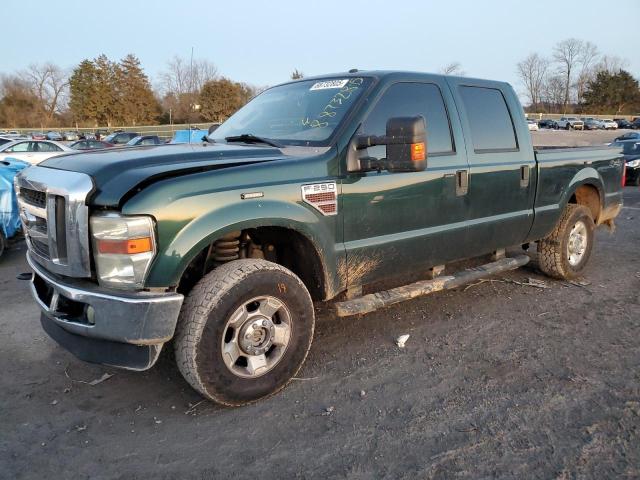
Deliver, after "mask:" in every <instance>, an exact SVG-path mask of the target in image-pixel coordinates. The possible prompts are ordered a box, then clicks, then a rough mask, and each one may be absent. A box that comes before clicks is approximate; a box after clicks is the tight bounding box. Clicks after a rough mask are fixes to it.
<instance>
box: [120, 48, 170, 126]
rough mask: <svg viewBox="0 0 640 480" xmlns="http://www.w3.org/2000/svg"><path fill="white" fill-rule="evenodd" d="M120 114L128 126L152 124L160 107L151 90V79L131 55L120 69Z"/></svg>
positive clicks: (122, 63) (122, 62) (138, 61)
mask: <svg viewBox="0 0 640 480" xmlns="http://www.w3.org/2000/svg"><path fill="white" fill-rule="evenodd" d="M117 73H118V77H119V78H118V80H119V81H118V86H119V89H118V94H119V95H118V97H119V98H118V104H119V107H120V108H119V109H118V110H119V113H120V114H121V116H122V117H123V120H124V123H125V124H127V125H140V124H145V123H152V122H153V121H155V119H156V117H157V116H158V114H159V111H160V107H159V104H158V101H157V99H156V97H155V96H154V94H153V91H152V89H151V84H150V82H149V78H148V77H147V75H146V74H145V73H144V71H143V70H142V67H141V66H140V60H138V58H137V57H136V56H135V55H133V54H129V55H127V56H126V57H125V58H123V59H122V60H121V61H120V65H119V68H118V71H117Z"/></svg>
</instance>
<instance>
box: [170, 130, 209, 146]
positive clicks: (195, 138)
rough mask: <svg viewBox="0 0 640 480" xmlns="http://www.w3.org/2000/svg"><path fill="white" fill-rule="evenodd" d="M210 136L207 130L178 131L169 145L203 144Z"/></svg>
mask: <svg viewBox="0 0 640 480" xmlns="http://www.w3.org/2000/svg"><path fill="white" fill-rule="evenodd" d="M208 134H209V132H208V131H207V130H199V129H191V130H176V131H175V133H174V134H173V138H172V139H171V141H170V142H169V143H202V141H203V140H204V139H205V138H206V137H207V135H208Z"/></svg>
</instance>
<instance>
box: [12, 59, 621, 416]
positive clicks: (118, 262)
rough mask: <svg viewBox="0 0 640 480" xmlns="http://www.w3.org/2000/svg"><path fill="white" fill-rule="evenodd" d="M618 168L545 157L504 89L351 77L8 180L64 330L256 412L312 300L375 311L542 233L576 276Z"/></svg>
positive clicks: (292, 352) (540, 242)
mask: <svg viewBox="0 0 640 480" xmlns="http://www.w3.org/2000/svg"><path fill="white" fill-rule="evenodd" d="M623 169H624V165H623V161H622V155H621V151H620V148H615V147H594V148H564V149H556V148H541V149H536V150H534V148H533V147H532V143H531V137H530V134H529V131H528V128H527V123H526V120H525V117H524V114H523V110H522V107H521V106H520V103H519V102H518V99H517V96H516V94H515V93H514V91H513V89H512V88H511V86H509V85H508V84H506V83H503V82H496V81H487V80H477V79H471V78H458V77H448V76H441V75H430V74H422V73H410V72H381V71H372V72H363V71H355V70H352V71H350V72H349V73H344V74H336V75H327V76H323V77H318V78H311V79H302V80H297V81H292V82H289V83H285V84H282V85H279V86H276V87H273V88H270V89H268V90H266V91H264V92H263V93H261V94H260V95H258V96H257V97H256V98H254V99H253V100H252V101H251V102H249V103H248V104H247V105H246V106H244V107H243V108H242V109H240V110H239V111H238V112H237V113H236V114H234V115H233V116H232V117H231V118H230V119H229V120H227V121H226V122H225V123H224V124H222V125H221V126H220V127H219V128H218V129H217V130H215V131H214V132H212V133H210V134H209V136H208V137H207V138H205V140H204V141H203V142H202V143H198V144H190V145H189V144H183V145H161V146H142V147H134V148H131V149H126V150H118V151H114V150H101V151H95V152H89V153H78V154H70V155H64V156H60V157H56V158H52V159H49V160H47V161H45V162H43V163H41V164H40V165H38V166H36V167H31V168H28V169H26V170H24V171H23V172H22V173H21V174H20V175H19V176H18V177H17V179H16V187H17V190H18V198H19V205H20V213H21V218H22V222H23V227H24V231H25V234H26V238H27V246H28V253H27V260H28V262H29V265H30V266H31V268H32V270H33V277H32V283H31V287H32V292H33V295H34V298H35V300H36V301H37V302H38V304H39V305H40V308H41V310H42V315H41V323H42V326H43V328H44V329H45V331H46V332H47V333H48V334H49V335H50V336H51V337H53V338H54V339H55V340H56V341H57V342H58V343H59V344H61V345H62V346H63V347H65V348H66V349H68V350H69V351H71V352H73V353H74V354H75V355H76V356H77V357H79V358H81V359H83V360H86V361H89V362H97V363H103V364H107V365H112V366H118V367H123V368H128V369H133V370H145V369H148V368H150V367H151V366H153V364H154V363H155V362H156V360H157V359H158V356H159V354H160V352H161V350H162V348H163V346H166V347H170V348H173V349H174V350H175V356H176V361H177V364H178V367H179V369H180V371H181V372H182V374H183V375H184V377H185V379H186V380H187V381H188V382H189V384H191V385H192V386H193V388H195V389H196V390H197V391H198V392H200V393H201V394H202V395H204V396H205V397H206V398H208V399H211V400H214V401H216V402H219V403H222V404H225V405H243V404H246V403H250V402H253V401H256V400H258V399H260V398H264V397H266V396H269V395H271V394H273V393H275V392H277V391H279V390H280V389H282V388H283V387H284V386H285V385H286V384H287V383H288V382H289V381H290V380H291V379H292V378H293V377H294V376H295V375H296V373H297V372H298V370H299V369H300V367H301V366H302V364H303V362H304V360H305V358H306V356H307V352H308V351H309V348H310V346H311V341H312V337H313V331H314V322H315V318H314V304H313V302H314V301H328V300H334V302H333V304H332V305H334V307H335V312H336V314H337V316H347V315H356V314H363V313H366V312H370V311H372V310H375V309H377V308H383V307H386V306H387V305H389V304H391V303H395V302H397V301H401V300H405V299H409V298H413V297H415V296H418V295H423V294H426V293H429V292H432V291H437V290H441V289H444V288H453V287H455V286H458V285H460V284H462V283H464V282H468V281H470V280H472V279H475V278H478V277H479V276H482V275H486V274H490V273H494V272H497V271H503V270H506V269H512V268H517V267H518V266H519V265H522V264H523V263H525V262H526V261H527V260H528V259H529V256H528V255H525V254H524V253H523V254H517V255H516V256H513V257H505V256H504V249H505V248H507V247H513V246H517V247H519V248H520V247H522V248H524V249H526V248H528V246H529V245H530V244H532V243H533V242H537V251H538V262H539V266H540V268H541V269H542V270H543V271H544V272H545V273H547V274H548V275H550V276H552V277H555V278H563V279H567V278H572V277H574V276H576V275H578V274H580V273H582V271H583V269H584V268H585V265H586V263H587V261H588V259H589V257H590V255H591V252H592V249H593V242H594V229H595V227H596V226H597V225H601V224H606V225H609V226H611V227H612V226H613V219H614V218H615V217H616V216H617V215H618V213H619V212H620V209H621V207H622V187H621V186H622V182H623V178H622V177H623ZM510 251H511V250H510ZM484 255H493V258H492V262H491V263H488V264H486V265H483V266H481V267H476V268H471V269H470V270H465V271H462V272H459V273H453V274H451V275H449V274H447V273H445V272H444V271H443V270H444V265H445V264H451V263H452V262H454V261H457V260H461V259H470V258H476V257H478V258H479V257H481V256H484ZM421 276H422V279H421V280H419V281H417V282H416V283H412V284H409V285H402V284H403V283H407V282H408V280H406V279H407V278H410V277H414V278H415V277H421ZM380 282H384V283H385V285H388V284H389V283H392V284H393V283H395V285H396V286H395V288H391V289H390V290H385V291H377V292H376V291H375V288H374V287H375V285H376V284H379V283H380ZM363 286H366V288H367V290H368V291H370V292H371V291H373V292H375V293H369V294H367V295H362V287H363Z"/></svg>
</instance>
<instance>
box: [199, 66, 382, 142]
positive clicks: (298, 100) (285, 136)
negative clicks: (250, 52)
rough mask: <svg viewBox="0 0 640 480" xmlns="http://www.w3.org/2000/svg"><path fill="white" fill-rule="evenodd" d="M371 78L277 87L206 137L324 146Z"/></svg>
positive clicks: (324, 80)
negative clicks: (245, 137)
mask: <svg viewBox="0 0 640 480" xmlns="http://www.w3.org/2000/svg"><path fill="white" fill-rule="evenodd" d="M370 83H371V79H370V78H362V77H352V78H328V79H322V80H304V81H300V82H295V83H289V84H285V85H280V86H278V87H274V88H270V89H269V90H266V91H265V92H263V93H261V94H260V95H258V96H257V97H255V98H254V99H253V100H251V101H250V102H249V103H248V104H246V105H245V106H244V107H242V108H241V109H240V110H238V111H237V112H236V113H235V114H233V115H232V116H231V117H230V118H229V119H228V120H227V121H226V122H224V123H223V124H222V125H220V127H218V128H217V129H216V130H215V131H214V132H212V133H211V134H210V135H209V138H210V139H212V140H213V141H216V142H223V141H225V138H227V137H234V136H238V135H243V134H251V135H255V136H257V137H262V138H265V139H269V140H274V141H276V142H277V143H279V144H282V145H304V146H307V145H308V146H311V145H313V146H323V145H327V144H328V143H329V138H330V137H331V136H332V135H333V133H334V132H335V131H336V129H337V128H338V126H339V125H340V124H341V122H342V120H343V119H344V118H345V117H346V115H347V113H348V112H349V111H350V110H351V108H352V107H353V105H354V104H355V102H356V101H357V100H358V98H359V97H360V95H361V94H362V92H363V91H364V90H365V89H366V88H367V86H368V85H369V84H370Z"/></svg>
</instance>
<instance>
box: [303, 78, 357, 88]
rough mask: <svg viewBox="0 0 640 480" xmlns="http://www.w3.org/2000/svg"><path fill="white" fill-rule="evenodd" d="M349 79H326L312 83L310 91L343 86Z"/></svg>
mask: <svg viewBox="0 0 640 480" xmlns="http://www.w3.org/2000/svg"><path fill="white" fill-rule="evenodd" d="M348 81H349V80H348V79H346V80H325V81H324V82H316V83H314V84H313V85H311V88H310V89H309V90H310V91H313V90H326V89H327V88H342V87H344V86H345V85H346V84H347V82H348Z"/></svg>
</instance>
